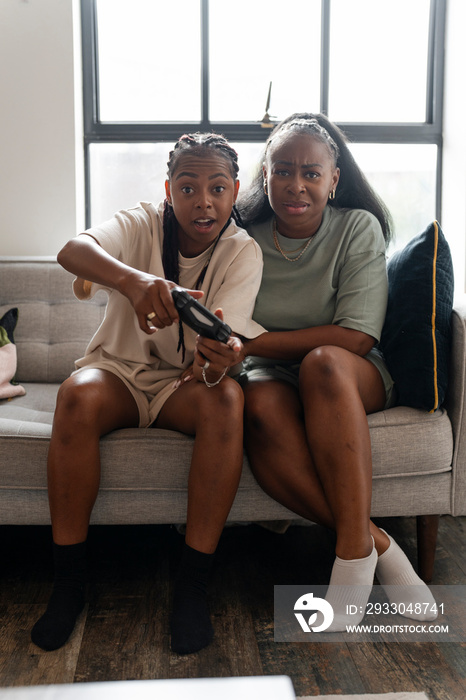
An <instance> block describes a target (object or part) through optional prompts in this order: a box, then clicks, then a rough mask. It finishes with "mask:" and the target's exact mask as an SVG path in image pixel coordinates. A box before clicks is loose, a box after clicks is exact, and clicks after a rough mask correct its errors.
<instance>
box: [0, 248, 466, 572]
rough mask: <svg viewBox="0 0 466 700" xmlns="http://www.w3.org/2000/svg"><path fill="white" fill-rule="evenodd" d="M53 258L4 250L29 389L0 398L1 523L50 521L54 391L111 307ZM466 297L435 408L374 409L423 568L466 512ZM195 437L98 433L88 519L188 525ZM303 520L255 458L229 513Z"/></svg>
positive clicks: (397, 500)
mask: <svg viewBox="0 0 466 700" xmlns="http://www.w3.org/2000/svg"><path fill="white" fill-rule="evenodd" d="M71 282H72V277H71V275H69V274H68V273H67V272H65V271H64V270H63V269H62V268H61V267H60V266H59V265H58V264H57V263H56V262H55V261H54V260H52V259H43V258H41V259H27V258H20V259H7V258H0V318H1V317H2V316H3V314H4V313H5V312H6V311H8V310H9V309H10V308H12V307H18V309H19V319H18V324H17V327H16V331H15V342H16V346H17V355H18V366H17V374H16V379H17V381H19V382H20V383H21V384H22V385H23V386H24V388H25V389H26V394H25V395H24V396H20V397H16V398H13V399H10V400H4V401H0V455H1V457H0V459H1V467H0V524H9V525H24V524H31V525H42V524H48V523H49V510H48V500H47V483H46V458H47V449H48V444H49V439H50V432H51V425H52V419H53V411H54V405H55V396H56V392H57V389H58V386H59V384H60V382H62V381H63V380H64V379H65V378H66V377H67V376H68V375H69V373H70V372H71V371H72V369H73V361H74V359H76V358H77V357H79V356H81V355H82V353H83V351H84V348H85V346H86V344H87V342H88V340H89V339H90V337H91V336H92V334H93V332H94V330H95V329H96V327H97V326H98V324H99V322H100V321H101V319H102V317H103V315H104V313H105V303H106V295H105V294H104V293H99V294H98V295H97V297H96V298H95V299H94V300H93V301H92V302H87V303H84V302H79V301H77V300H76V299H75V298H74V296H73V294H72V291H71ZM465 318H466V306H463V307H461V308H459V307H457V308H455V311H454V314H453V348H452V358H451V375H450V376H451V378H450V387H449V391H448V396H447V400H446V403H445V407H443V408H441V409H439V410H438V411H436V412H435V413H433V414H429V413H426V412H423V411H419V410H416V409H412V408H405V407H396V408H392V409H390V410H387V411H381V412H380V413H376V414H373V415H371V416H369V425H370V431H371V440H372V451H373V464H374V470H373V500H372V514H373V515H374V516H383V517H387V516H418V554H419V558H418V567H419V571H420V574H421V575H422V576H423V578H424V579H425V580H430V579H431V576H432V570H433V562H434V553H435V541H436V534H437V527H438V516H439V515H441V514H447V513H448V514H452V515H464V514H466V431H465V425H464V424H465V421H466V415H465V411H464V389H465V352H466V337H465ZM191 449H192V439H191V438H189V437H187V436H185V435H182V434H180V433H176V432H171V431H167V430H156V429H129V430H117V431H114V432H113V433H111V434H109V435H107V436H106V437H104V438H103V439H102V480H101V489H100V494H99V497H98V499H97V503H96V505H95V508H94V511H93V516H92V522H93V523H96V524H144V523H183V522H184V519H185V513H186V485H187V476H188V470H189V463H190V455H191ZM288 519H293V520H296V516H295V515H294V514H292V513H290V512H289V511H288V510H286V509H285V508H283V507H282V506H280V505H279V504H278V503H276V502H274V501H273V500H272V499H270V498H269V497H268V496H267V495H265V494H264V493H263V492H262V491H261V489H260V488H259V487H258V485H257V483H256V482H255V480H254V478H253V476H252V473H251V471H250V468H249V465H248V462H247V459H246V458H245V460H244V469H243V475H242V479H241V483H240V487H239V490H238V494H237V497H236V499H235V502H234V505H233V508H232V510H231V513H230V520H232V521H236V522H247V521H259V520H261V521H271V520H288Z"/></svg>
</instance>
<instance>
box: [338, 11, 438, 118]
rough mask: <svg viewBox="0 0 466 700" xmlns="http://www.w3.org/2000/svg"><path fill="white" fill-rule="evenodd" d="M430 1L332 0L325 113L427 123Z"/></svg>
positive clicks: (340, 116) (345, 116)
mask: <svg viewBox="0 0 466 700" xmlns="http://www.w3.org/2000/svg"><path fill="white" fill-rule="evenodd" d="M429 9H430V0H408V1H407V0H389V1H388V2H387V1H382V0H378V1H377V2H374V0H351V2H348V0H332V2H331V25H330V26H331V29H330V33H331V40H330V94H329V116H330V118H331V119H333V120H335V121H343V122H345V121H346V122H371V121H373V122H376V121H379V122H396V121H399V122H425V120H426V86H427V55H428V32H429Z"/></svg>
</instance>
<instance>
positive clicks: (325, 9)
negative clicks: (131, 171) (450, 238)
mask: <svg viewBox="0 0 466 700" xmlns="http://www.w3.org/2000/svg"><path fill="white" fill-rule="evenodd" d="M350 1H351V0H348V2H350ZM446 2H447V0H431V4H430V23H429V41H428V65H427V90H426V119H425V121H424V122H419V123H414V122H409V123H404V122H386V123H385V122H351V123H350V122H348V123H347V122H336V123H337V124H338V126H339V127H340V128H341V129H342V130H343V131H344V132H345V133H346V135H347V136H348V138H349V140H350V141H351V142H353V143H382V144H390V143H396V144H434V145H436V146H437V148H438V157H437V172H436V203H435V210H436V217H437V219H440V212H441V206H442V148H443V91H444V52H445V22H446ZM330 5H331V0H321V38H322V41H321V67H320V68H321V69H320V75H321V89H320V105H319V110H320V112H322V113H323V114H328V99H329V73H330V71H329V65H330ZM200 12H201V76H200V80H201V121H199V122H183V121H179V122H101V121H100V118H99V67H98V50H97V42H98V36H97V17H96V0H81V32H82V70H83V126H84V163H85V195H86V226H89V225H90V206H91V201H90V164H89V146H90V145H91V144H93V143H105V142H107V143H108V142H112V143H122V142H124V143H131V142H133V143H137V142H139V143H144V142H146V143H147V142H149V143H151V142H165V141H172V142H173V141H176V140H177V139H178V138H179V136H180V134H181V133H186V132H190V131H199V130H201V131H216V132H218V133H222V134H224V135H225V136H226V137H227V138H228V139H229V140H230V141H237V142H241V141H245V142H246V141H247V142H260V141H265V140H266V138H267V136H268V134H269V133H270V132H269V130H268V129H264V128H263V127H262V126H261V124H260V122H216V121H211V120H210V119H209V41H208V37H209V0H200ZM400 21H402V20H400Z"/></svg>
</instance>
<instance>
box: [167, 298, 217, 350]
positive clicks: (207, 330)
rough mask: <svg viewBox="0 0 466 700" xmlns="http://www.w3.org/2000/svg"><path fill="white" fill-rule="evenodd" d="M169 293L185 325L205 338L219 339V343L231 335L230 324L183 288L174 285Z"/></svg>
mask: <svg viewBox="0 0 466 700" xmlns="http://www.w3.org/2000/svg"><path fill="white" fill-rule="evenodd" d="M171 293H172V297H173V301H174V302H175V306H176V308H177V310H178V313H179V314H180V318H181V320H182V321H184V323H186V325H187V326H189V327H190V328H192V329H193V330H195V331H196V333H197V334H198V335H203V336H204V337H205V338H212V339H213V340H219V341H220V342H221V343H226V342H227V340H228V338H229V337H230V335H231V328H230V326H228V325H227V324H226V323H224V322H223V321H221V320H220V319H219V318H217V316H215V314H213V313H212V312H211V311H209V309H206V308H205V306H203V305H202V304H200V303H199V302H198V301H197V300H196V299H194V297H192V296H191V294H189V293H188V292H186V291H185V290H184V289H180V288H179V287H174V288H173V289H172V290H171Z"/></svg>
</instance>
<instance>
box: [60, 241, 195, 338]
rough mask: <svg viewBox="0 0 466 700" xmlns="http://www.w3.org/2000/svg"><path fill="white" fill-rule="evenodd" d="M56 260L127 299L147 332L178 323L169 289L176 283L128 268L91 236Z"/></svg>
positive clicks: (64, 250) (69, 246)
mask: <svg viewBox="0 0 466 700" xmlns="http://www.w3.org/2000/svg"><path fill="white" fill-rule="evenodd" d="M57 260H58V262H59V263H60V265H61V266H62V267H64V268H65V270H68V272H71V273H73V274H75V275H76V276H77V277H81V278H82V279H85V280H89V281H90V282H95V283H97V284H102V285H104V286H105V287H109V288H110V289H115V290H117V291H118V292H120V293H121V294H123V295H124V296H125V297H127V298H128V299H129V301H130V302H131V305H132V306H133V308H134V311H135V313H136V315H137V317H138V322H139V327H140V328H141V329H142V330H143V331H144V332H145V333H148V334H151V333H154V332H155V331H156V330H157V329H158V328H164V327H165V326H170V325H171V324H172V323H174V322H176V321H178V312H177V310H176V308H175V305H174V303H173V299H172V296H171V294H170V290H171V289H172V288H173V287H175V286H177V285H175V283H174V282H170V281H168V280H165V279H163V278H161V277H156V276H154V275H149V274H148V273H146V272H141V270H136V269H135V268H133V267H130V266H129V265H125V264H124V263H122V262H120V261H119V260H117V259H116V258H114V257H113V256H111V255H109V253H107V252H106V251H105V250H104V249H103V248H102V246H101V245H99V243H97V241H96V240H95V238H93V237H92V236H90V235H81V236H77V237H76V238H73V239H71V240H70V241H69V242H68V243H67V244H66V245H65V246H64V247H63V248H62V250H61V251H60V252H59V253H58V256H57ZM187 291H189V293H190V294H191V295H192V296H194V297H195V298H197V299H199V298H200V297H202V295H203V292H201V291H197V290H191V289H189V290H187ZM152 312H155V313H156V316H155V317H154V318H153V319H152V320H151V323H152V324H153V327H152V328H150V327H149V326H148V324H147V315H148V314H150V313H152Z"/></svg>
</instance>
